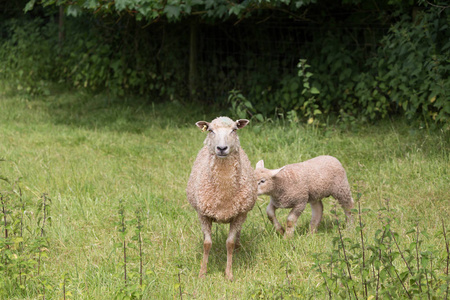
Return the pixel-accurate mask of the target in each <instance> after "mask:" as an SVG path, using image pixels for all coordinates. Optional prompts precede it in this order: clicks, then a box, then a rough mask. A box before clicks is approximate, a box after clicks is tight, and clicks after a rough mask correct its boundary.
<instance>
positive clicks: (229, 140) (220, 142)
mask: <svg viewBox="0 0 450 300" xmlns="http://www.w3.org/2000/svg"><path fill="white" fill-rule="evenodd" d="M248 123H249V120H245V119H240V120H237V121H233V120H231V119H230V118H228V117H219V118H216V119H214V120H212V121H211V123H208V122H205V121H198V122H197V123H195V125H197V127H198V128H200V129H201V130H202V131H207V132H208V136H207V137H206V139H205V145H206V146H208V149H209V151H210V152H211V154H215V155H216V156H217V157H220V158H225V157H227V156H228V155H230V154H231V153H233V152H234V151H236V150H237V149H239V147H240V143H239V137H238V135H237V133H236V131H237V130H238V129H241V128H244V127H245V126H246V125H247V124H248Z"/></svg>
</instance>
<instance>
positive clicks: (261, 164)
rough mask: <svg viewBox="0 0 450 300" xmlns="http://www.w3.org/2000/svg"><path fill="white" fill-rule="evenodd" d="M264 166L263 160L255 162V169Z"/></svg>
mask: <svg viewBox="0 0 450 300" xmlns="http://www.w3.org/2000/svg"><path fill="white" fill-rule="evenodd" d="M262 168H264V161H263V160H260V161H258V162H257V163H256V169H262Z"/></svg>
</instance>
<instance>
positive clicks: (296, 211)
mask: <svg viewBox="0 0 450 300" xmlns="http://www.w3.org/2000/svg"><path fill="white" fill-rule="evenodd" d="M305 207H306V202H302V203H300V204H298V205H297V206H296V207H294V208H293V209H292V210H291V212H290V213H289V215H288V216H287V224H286V233H285V234H284V237H285V238H291V237H293V236H294V230H295V225H296V224H297V219H298V217H300V215H301V214H302V212H303V211H304V210H305Z"/></svg>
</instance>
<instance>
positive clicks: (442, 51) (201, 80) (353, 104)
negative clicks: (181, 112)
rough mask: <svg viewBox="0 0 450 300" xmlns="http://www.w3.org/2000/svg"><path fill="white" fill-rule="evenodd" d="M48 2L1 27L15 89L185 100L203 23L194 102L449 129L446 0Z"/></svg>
mask: <svg viewBox="0 0 450 300" xmlns="http://www.w3.org/2000/svg"><path fill="white" fill-rule="evenodd" d="M40 4H42V5H43V6H41V5H36V1H29V2H28V4H27V6H26V10H28V11H30V12H31V15H30V16H29V17H30V18H24V17H18V16H17V12H15V13H13V14H12V15H11V14H9V15H8V16H9V17H11V16H15V17H16V18H15V19H5V21H2V22H0V29H1V32H2V37H1V39H0V46H1V47H0V60H1V61H2V64H1V65H0V78H2V79H7V80H8V82H10V84H12V85H13V86H14V87H15V88H16V89H17V90H18V91H25V92H27V93H29V94H44V95H46V94H49V93H50V91H51V85H50V83H51V82H59V83H66V84H69V85H71V86H74V87H76V88H87V89H90V90H92V91H94V92H98V91H104V90H106V91H107V93H108V94H110V95H119V96H125V95H129V94H134V95H142V96H145V97H147V98H149V99H150V100H151V101H154V100H161V101H167V100H170V101H171V100H178V99H188V98H189V95H190V94H189V82H190V81H191V78H189V74H191V69H192V68H193V65H189V61H190V60H189V59H188V57H189V55H190V40H189V36H190V30H191V29H190V28H191V24H196V26H193V27H192V28H194V27H195V28H197V30H198V33H197V36H198V37H199V41H198V42H197V44H198V46H197V48H198V49H197V50H196V57H194V59H193V60H192V61H194V62H195V63H194V64H195V68H196V72H193V73H192V74H197V75H196V76H198V78H196V79H195V80H192V81H193V82H194V81H195V82H197V85H198V86H197V87H196V88H195V93H194V94H195V97H193V98H192V99H198V100H199V101H198V102H199V104H201V105H217V106H221V107H222V108H229V106H226V103H227V101H226V100H227V97H228V96H229V92H230V91H231V93H232V94H233V92H234V91H239V92H240V94H241V95H242V97H244V98H245V101H231V102H230V101H228V104H233V103H235V106H234V107H231V109H232V110H233V111H234V112H235V113H236V114H243V113H244V112H245V113H246V114H248V115H250V116H252V115H255V116H258V118H257V119H260V120H263V119H274V118H279V117H280V116H281V117H283V118H287V119H289V120H290V121H293V122H306V123H308V124H314V125H321V124H325V123H326V122H329V120H330V117H331V120H337V122H342V123H344V124H353V123H356V122H367V121H371V122H372V121H376V120H379V119H383V118H388V117H391V116H393V115H404V116H406V117H407V118H409V119H411V120H413V121H417V120H418V122H417V123H418V124H416V125H419V126H423V127H430V128H444V130H450V127H449V125H448V124H449V117H450V101H448V100H449V98H450V95H449V92H448V91H449V90H450V86H449V85H450V83H449V82H450V81H449V80H448V74H449V69H450V65H449V61H448V57H450V42H449V41H450V30H449V28H448V26H449V25H448V24H450V14H449V11H450V9H449V7H447V6H445V5H443V4H440V3H435V4H434V5H431V4H430V3H428V2H423V1H419V2H417V3H416V2H413V1H410V2H408V3H405V2H404V1H377V2H373V1H371V2H368V1H364V2H360V1H343V2H342V3H338V2H336V1H323V2H319V3H316V1H243V2H242V1H236V2H233V1H201V0H200V1H187V2H180V1H150V2H145V4H142V5H141V2H139V1H135V0H127V1H77V2H76V3H74V2H69V1H58V2H55V1H53V0H49V1H42V2H40ZM57 5H63V6H62V8H63V9H64V10H63V11H64V12H65V18H64V20H63V21H64V22H63V23H61V24H58V22H59V21H61V20H62V18H61V17H62V16H61V15H60V14H59V13H58V11H57V10H58V6H57ZM33 7H34V9H32V8H33ZM31 17H32V18H31ZM62 33H64V34H63V35H62ZM64 36H65V37H64ZM234 99H235V100H238V98H236V97H234ZM238 111H240V112H238Z"/></svg>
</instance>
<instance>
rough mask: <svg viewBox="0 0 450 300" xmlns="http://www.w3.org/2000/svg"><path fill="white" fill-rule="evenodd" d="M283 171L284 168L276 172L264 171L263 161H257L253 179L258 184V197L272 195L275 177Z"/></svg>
mask: <svg viewBox="0 0 450 300" xmlns="http://www.w3.org/2000/svg"><path fill="white" fill-rule="evenodd" d="M283 169H284V167H282V168H280V169H276V170H270V169H266V168H264V161H263V160H260V161H258V163H257V164H256V169H255V178H256V180H257V182H258V196H259V195H270V194H272V192H273V191H274V190H275V187H276V175H277V174H278V173H279V172H280V171H281V170H283Z"/></svg>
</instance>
